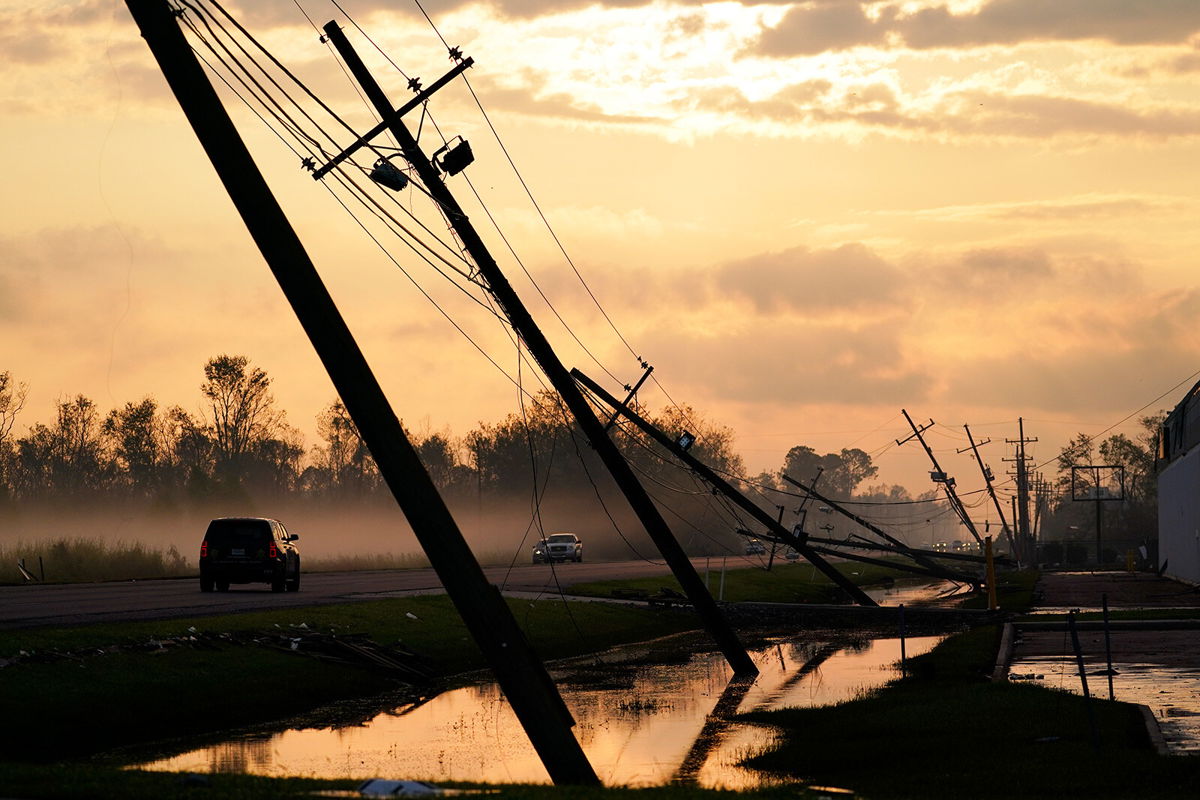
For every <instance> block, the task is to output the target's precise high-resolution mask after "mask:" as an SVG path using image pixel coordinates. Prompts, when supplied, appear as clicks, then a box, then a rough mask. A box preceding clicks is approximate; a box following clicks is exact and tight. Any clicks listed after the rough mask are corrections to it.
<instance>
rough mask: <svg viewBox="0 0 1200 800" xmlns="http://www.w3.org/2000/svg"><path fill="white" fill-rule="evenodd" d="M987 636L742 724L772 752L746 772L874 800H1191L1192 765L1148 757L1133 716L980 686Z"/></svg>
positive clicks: (963, 638) (1198, 765)
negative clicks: (832, 699) (761, 734)
mask: <svg viewBox="0 0 1200 800" xmlns="http://www.w3.org/2000/svg"><path fill="white" fill-rule="evenodd" d="M998 638H999V630H998V629H997V628H996V627H988V628H980V629H977V630H974V631H970V632H968V633H965V634H960V635H958V636H954V637H951V638H949V639H947V640H945V641H944V642H943V643H942V644H940V645H939V646H938V647H937V648H935V649H934V650H933V651H931V652H930V653H928V654H926V655H925V656H922V657H920V658H917V659H913V660H912V662H911V664H910V666H911V672H910V677H909V678H907V679H905V680H902V681H898V682H895V683H893V684H891V685H889V686H887V687H884V688H883V689H880V690H878V691H876V692H873V693H870V694H868V695H866V696H864V697H861V698H859V699H856V700H852V701H850V702H847V703H843V704H840V705H836V706H831V707H827V708H813V709H787V710H782V711H775V712H766V713H758V714H751V715H747V718H748V719H753V720H756V721H758V722H763V723H768V724H771V725H774V726H778V727H780V728H781V729H782V730H783V736H782V743H781V744H780V745H779V746H778V747H777V748H776V749H774V750H772V751H771V752H769V753H766V754H763V755H761V756H758V757H756V758H753V759H751V760H750V762H749V764H750V765H751V766H753V767H755V768H758V769H765V770H769V771H772V772H778V773H780V774H784V775H790V776H793V777H796V778H798V779H801V780H804V781H806V782H809V783H814V784H820V785H833V786H841V787H846V788H849V789H852V790H854V791H855V792H857V793H859V794H860V795H862V796H864V797H869V798H872V799H873V800H884V799H885V798H895V799H897V800H899V799H900V798H940V797H945V798H961V797H971V798H1011V797H1029V798H1055V799H1056V800H1059V799H1061V798H1063V797H1095V798H1127V797H1139V798H1192V797H1195V787H1196V786H1197V785H1200V759H1197V758H1180V757H1162V756H1158V755H1156V754H1155V752H1154V751H1153V750H1152V749H1151V747H1150V745H1149V742H1148V738H1147V735H1146V731H1145V728H1144V726H1143V724H1142V720H1141V716H1140V714H1139V713H1138V711H1137V709H1136V707H1135V706H1132V705H1126V704H1123V703H1112V702H1109V701H1098V700H1093V701H1092V710H1093V711H1094V713H1095V717H1096V720H1097V727H1098V729H1099V738H1100V749H1099V751H1098V752H1097V751H1095V750H1094V749H1093V746H1092V740H1091V734H1090V728H1089V723H1088V711H1087V706H1086V705H1085V703H1086V701H1085V700H1084V698H1082V697H1079V696H1077V695H1074V694H1070V693H1068V692H1065V691H1059V690H1054V689H1047V688H1044V687H1039V686H1032V685H1027V684H1011V683H995V684H994V683H991V682H988V681H986V680H984V679H983V678H982V676H983V675H984V674H986V673H988V672H990V668H991V662H992V661H994V659H995V653H996V646H997V643H998Z"/></svg>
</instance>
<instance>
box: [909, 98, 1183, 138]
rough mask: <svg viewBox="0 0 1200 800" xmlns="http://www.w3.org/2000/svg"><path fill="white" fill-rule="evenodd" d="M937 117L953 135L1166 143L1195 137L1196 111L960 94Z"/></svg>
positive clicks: (1093, 102)
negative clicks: (1109, 137) (1104, 138)
mask: <svg viewBox="0 0 1200 800" xmlns="http://www.w3.org/2000/svg"><path fill="white" fill-rule="evenodd" d="M938 117H939V118H941V119H942V120H943V124H944V125H945V127H946V128H947V129H948V130H952V131H954V132H955V133H972V134H985V135H991V136H1013V137H1019V138H1043V137H1049V136H1056V135H1061V134H1068V135H1070V134H1084V135H1101V136H1107V135H1115V136H1146V137H1151V138H1169V137H1176V136H1195V135H1197V134H1200V111H1197V110H1192V109H1188V110H1184V111H1176V110H1171V109H1130V108H1126V107H1124V106H1121V105H1117V104H1113V103H1103V102H1096V101H1092V100H1077V99H1074V98H1069V97H1053V96H1049V95H1032V94H1026V95H1000V94H993V93H984V92H973V93H963V94H959V95H956V96H954V97H952V98H949V100H948V102H947V104H946V108H945V109H944V111H943V113H942V114H939V115H938ZM932 119H933V118H931V122H932Z"/></svg>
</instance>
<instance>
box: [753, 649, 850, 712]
mask: <svg viewBox="0 0 1200 800" xmlns="http://www.w3.org/2000/svg"><path fill="white" fill-rule="evenodd" d="M846 646H847V643H846V642H827V643H825V644H823V645H821V646H820V647H819V648H818V649H817V652H815V653H813V654H812V657H811V658H809V659H808V660H807V661H805V662H804V664H802V665H801V666H800V669H798V670H796V671H795V672H794V673H792V674H791V675H789V676H788V679H787V680H786V681H784V682H783V683H782V684H780V686H779V688H778V689H776V690H775V691H774V692H772V693H771V694H769V695H768V696H767V697H765V698H763V700H762V701H761V702H760V703H759V704H758V705H756V706H755V707H754V708H752V709H750V710H751V711H766V710H767V709H768V708H770V707H771V706H772V705H774V704H775V703H777V702H778V701H779V699H780V698H781V697H783V696H784V695H785V694H787V693H788V692H789V691H790V690H791V689H792V687H794V686H795V685H796V684H798V683H800V681H802V680H804V679H805V678H807V677H808V676H809V675H811V674H812V673H814V672H816V671H817V670H818V669H820V668H821V666H822V665H823V664H824V663H825V662H826V661H828V660H829V659H830V658H832V657H833V656H834V654H836V653H837V652H838V651H839V650H842V649H844V648H845V647H846Z"/></svg>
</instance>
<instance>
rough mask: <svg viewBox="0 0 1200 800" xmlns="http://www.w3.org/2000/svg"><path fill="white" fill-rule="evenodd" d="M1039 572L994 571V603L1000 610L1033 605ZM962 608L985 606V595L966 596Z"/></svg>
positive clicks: (1026, 608) (1020, 610)
mask: <svg viewBox="0 0 1200 800" xmlns="http://www.w3.org/2000/svg"><path fill="white" fill-rule="evenodd" d="M1040 576H1041V573H1040V572H1038V571H1037V570H1036V569H1023V570H1005V571H998V572H997V573H996V603H997V605H999V606H1000V610H1001V611H1010V612H1018V613H1020V612H1025V611H1028V610H1029V609H1030V608H1032V607H1033V603H1034V600H1035V598H1034V591H1035V588H1036V586H1037V582H1038V578H1039V577H1040ZM962 607H963V608H987V595H986V594H980V595H975V596H972V597H968V598H966V599H965V600H964V601H963V602H962Z"/></svg>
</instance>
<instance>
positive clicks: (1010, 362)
mask: <svg viewBox="0 0 1200 800" xmlns="http://www.w3.org/2000/svg"><path fill="white" fill-rule="evenodd" d="M1105 311H1107V312H1108V313H1105ZM1062 313H1064V314H1067V313H1070V312H1069V311H1067V310H1064V311H1063V312H1062ZM1198 313H1200V292H1197V291H1196V290H1193V289H1188V290H1178V291H1173V292H1166V293H1156V294H1152V295H1144V294H1138V295H1135V296H1134V297H1131V298H1129V299H1128V300H1126V301H1125V302H1118V303H1115V304H1114V303H1111V302H1110V303H1109V304H1108V306H1107V309H1102V308H1098V307H1096V306H1091V307H1085V308H1082V309H1078V310H1076V313H1075V319H1074V320H1072V322H1071V324H1068V325H1062V326H1061V327H1060V330H1061V335H1059V336H1052V335H1047V336H1046V340H1045V342H1044V346H1043V347H1040V348H1035V349H1030V350H1025V351H1020V352H1009V353H1004V354H996V355H992V354H987V353H983V354H981V355H979V356H978V357H975V358H972V359H970V360H968V361H965V362H964V363H963V364H962V365H960V366H959V367H957V368H956V369H954V370H953V371H951V372H949V373H948V374H947V376H946V377H947V378H948V379H949V383H948V385H947V387H946V395H947V396H948V397H953V398H954V400H955V402H959V403H965V404H972V403H975V404H990V405H999V406H1010V407H1024V408H1032V409H1042V410H1047V411H1059V412H1073V413H1080V412H1083V413H1086V412H1105V411H1111V410H1113V409H1114V408H1116V409H1120V408H1125V409H1133V408H1137V407H1138V406H1140V405H1141V404H1143V403H1144V402H1145V401H1146V398H1147V397H1148V396H1152V395H1153V394H1156V393H1157V392H1158V391H1159V390H1160V389H1161V385H1162V383H1163V381H1164V376H1166V377H1170V376H1178V375H1180V374H1186V373H1187V372H1189V371H1191V369H1192V368H1193V367H1194V365H1195V363H1196V359H1197V356H1198V355H1200V340H1198V339H1197V337H1196V335H1195V333H1194V332H1193V331H1192V330H1191V320H1193V319H1195V315H1196V314H1198ZM1047 333H1048V334H1049V333H1050V331H1047ZM1098 387H1103V388H1102V389H1100V388H1098Z"/></svg>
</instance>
